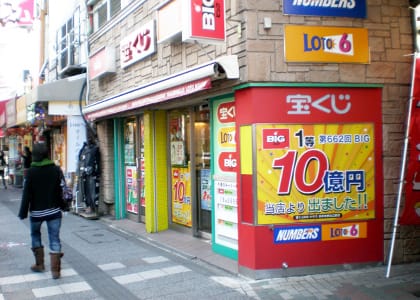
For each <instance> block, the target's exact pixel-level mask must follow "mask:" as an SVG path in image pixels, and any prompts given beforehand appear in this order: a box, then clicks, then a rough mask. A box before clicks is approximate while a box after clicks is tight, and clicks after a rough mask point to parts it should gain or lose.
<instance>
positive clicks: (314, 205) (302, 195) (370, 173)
mask: <svg viewBox="0 0 420 300" xmlns="http://www.w3.org/2000/svg"><path fill="white" fill-rule="evenodd" d="M374 139H375V136H374V124H373V123H352V124H349V123H346V124H303V125H296V124H257V125H256V149H257V151H256V153H257V154H256V159H257V183H258V184H257V222H258V224H292V223H301V222H304V223H305V222H306V223H310V222H327V221H328V222H331V221H353V220H368V219H373V218H374V217H375V174H374V172H375V149H374Z"/></svg>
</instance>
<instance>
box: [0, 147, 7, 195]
mask: <svg viewBox="0 0 420 300" xmlns="http://www.w3.org/2000/svg"><path fill="white" fill-rule="evenodd" d="M6 167H7V163H6V159H5V158H4V151H3V150H0V176H1V179H2V181H3V187H4V188H5V189H7V185H6Z"/></svg>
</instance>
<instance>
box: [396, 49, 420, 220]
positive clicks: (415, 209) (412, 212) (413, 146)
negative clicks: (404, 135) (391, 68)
mask: <svg viewBox="0 0 420 300" xmlns="http://www.w3.org/2000/svg"><path fill="white" fill-rule="evenodd" d="M414 63H415V64H416V65H415V68H413V69H414V74H413V75H414V76H413V82H412V84H413V87H412V95H411V99H412V103H411V117H410V120H409V123H408V124H409V125H408V126H409V127H408V128H409V129H408V138H409V144H408V153H407V154H405V155H408V156H407V172H406V177H405V182H406V184H405V205H404V210H403V214H402V216H401V218H400V224H402V225H416V224H417V225H418V224H420V58H419V57H417V58H416V59H415V62H414Z"/></svg>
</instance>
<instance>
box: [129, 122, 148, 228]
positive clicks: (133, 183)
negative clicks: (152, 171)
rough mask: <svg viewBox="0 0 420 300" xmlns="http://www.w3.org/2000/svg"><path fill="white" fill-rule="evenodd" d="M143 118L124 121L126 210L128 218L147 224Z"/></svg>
mask: <svg viewBox="0 0 420 300" xmlns="http://www.w3.org/2000/svg"><path fill="white" fill-rule="evenodd" d="M144 171H145V170H144V122H143V116H136V117H129V118H126V119H125V120H124V173H125V176H124V178H125V183H124V191H125V208H126V212H127V217H128V218H129V219H132V220H134V221H137V222H145V191H144Z"/></svg>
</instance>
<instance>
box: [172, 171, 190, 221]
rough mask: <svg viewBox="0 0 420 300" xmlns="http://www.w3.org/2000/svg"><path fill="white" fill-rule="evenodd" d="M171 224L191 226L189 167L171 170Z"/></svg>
mask: <svg viewBox="0 0 420 300" xmlns="http://www.w3.org/2000/svg"><path fill="white" fill-rule="evenodd" d="M172 184H173V186H172V222H174V223H178V224H181V225H185V226H189V227H191V226H192V218H191V176H190V167H188V168H181V167H180V168H172Z"/></svg>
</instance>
